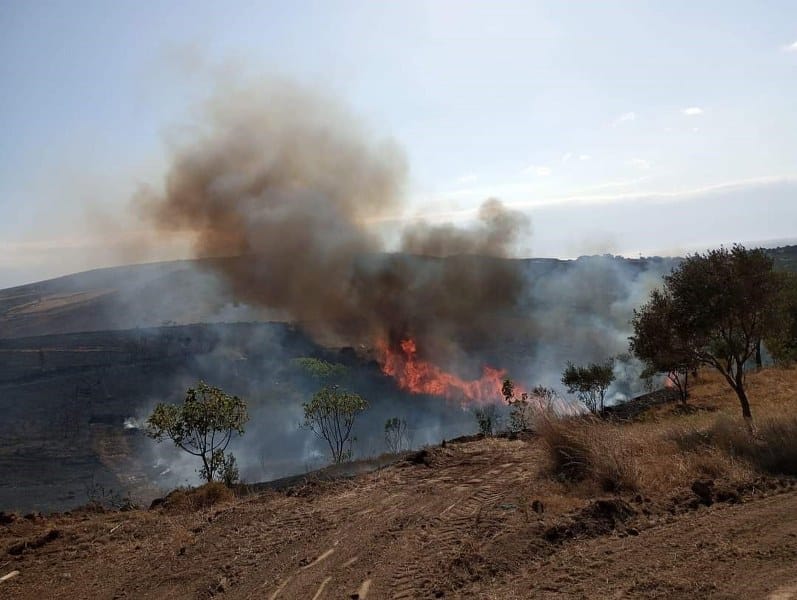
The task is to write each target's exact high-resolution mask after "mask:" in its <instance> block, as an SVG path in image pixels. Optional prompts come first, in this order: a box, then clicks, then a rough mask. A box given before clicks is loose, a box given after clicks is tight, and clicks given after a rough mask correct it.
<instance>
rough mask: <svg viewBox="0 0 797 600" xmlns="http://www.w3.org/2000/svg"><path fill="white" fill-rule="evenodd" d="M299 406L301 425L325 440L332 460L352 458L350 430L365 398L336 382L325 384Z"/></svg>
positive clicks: (365, 404) (366, 405) (364, 407)
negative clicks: (310, 398)
mask: <svg viewBox="0 0 797 600" xmlns="http://www.w3.org/2000/svg"><path fill="white" fill-rule="evenodd" d="M302 406H303V407H304V426H305V427H306V428H308V429H309V430H310V431H312V432H313V433H314V434H316V436H318V437H319V438H320V439H322V440H324V441H325V442H326V443H327V445H328V446H329V450H330V452H331V454H332V462H334V463H335V464H338V463H341V462H343V461H344V460H347V459H348V458H351V441H352V440H351V432H352V428H353V427H354V421H355V419H356V418H357V415H358V414H360V413H361V412H363V411H364V410H365V409H366V408H368V403H367V402H366V401H365V399H363V398H362V397H361V396H360V395H359V394H353V393H350V392H346V391H344V390H342V389H340V388H339V387H338V386H337V385H325V386H324V387H322V388H321V389H320V390H319V391H317V392H316V393H315V394H313V399H312V400H311V401H310V402H305V403H304V404H303V405H302ZM347 445H348V448H347Z"/></svg>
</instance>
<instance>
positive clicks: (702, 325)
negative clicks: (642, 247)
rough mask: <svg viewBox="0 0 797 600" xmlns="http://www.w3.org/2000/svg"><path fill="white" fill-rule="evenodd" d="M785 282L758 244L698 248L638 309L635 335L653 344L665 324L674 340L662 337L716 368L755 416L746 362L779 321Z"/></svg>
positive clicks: (747, 414) (642, 343)
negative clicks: (753, 245)
mask: <svg viewBox="0 0 797 600" xmlns="http://www.w3.org/2000/svg"><path fill="white" fill-rule="evenodd" d="M782 288H783V278H782V277H781V276H780V274H779V273H776V272H775V271H774V269H773V261H772V258H771V257H769V256H768V255H767V254H766V253H765V252H764V251H763V250H762V249H760V248H756V249H751V250H748V249H746V248H745V247H744V246H741V245H738V244H737V245H735V246H733V247H732V248H731V249H727V248H719V249H716V250H710V251H709V252H706V253H705V254H693V255H691V256H688V257H686V258H685V259H684V260H683V262H681V264H680V265H679V266H678V267H677V268H675V269H674V270H673V271H672V273H670V274H669V275H667V276H666V277H665V278H664V289H663V290H659V291H657V292H653V293H652V294H651V298H650V301H649V302H648V303H647V304H645V305H644V306H642V307H641V308H640V309H639V310H638V311H636V312H635V315H634V321H633V323H634V325H635V329H634V336H633V337H632V338H631V343H632V344H633V345H634V347H636V348H642V347H648V346H649V345H651V344H655V343H656V342H657V340H656V339H655V337H654V339H650V336H653V335H654V333H655V332H656V331H659V332H660V331H664V332H667V335H670V336H671V342H666V340H665V345H666V344H667V343H670V344H671V345H672V346H673V347H675V348H677V349H678V352H679V353H681V352H682V353H684V354H685V355H686V356H687V358H688V360H689V361H690V362H692V363H696V364H700V365H706V366H709V367H712V368H714V369H716V370H717V371H719V373H720V374H721V375H722V376H723V377H724V379H725V380H726V381H727V383H728V385H729V386H730V387H731V388H732V389H733V390H734V392H736V395H737V397H738V398H739V403H740V405H741V408H742V416H743V417H744V418H745V419H746V420H747V421H748V422H750V421H751V420H752V413H751V411H750V402H749V400H748V398H747V393H746V390H745V363H747V361H748V360H750V358H751V357H752V356H753V354H754V353H755V350H756V346H757V345H758V342H759V340H761V339H764V338H765V337H766V336H767V335H768V334H770V333H773V332H777V331H779V330H781V329H782V323H779V319H780V317H781V315H782V312H781V309H780V307H781V302H782V293H781V290H782ZM661 305H664V306H667V307H668V308H667V310H663V309H662V308H661ZM665 319H666V320H667V322H666V323H662V322H663V321H664V320H665Z"/></svg>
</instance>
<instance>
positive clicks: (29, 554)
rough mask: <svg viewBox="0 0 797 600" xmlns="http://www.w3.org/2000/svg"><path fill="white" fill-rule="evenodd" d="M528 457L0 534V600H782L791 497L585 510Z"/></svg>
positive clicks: (538, 457)
mask: <svg viewBox="0 0 797 600" xmlns="http://www.w3.org/2000/svg"><path fill="white" fill-rule="evenodd" d="M537 442H538V440H535V439H533V438H531V439H526V440H522V439H521V440H508V439H485V440H477V441H470V442H465V443H459V444H453V443H449V444H447V446H446V447H442V448H434V449H430V450H427V451H425V453H424V454H421V455H418V456H416V457H413V458H414V460H412V461H404V462H401V463H398V464H396V465H393V466H390V467H388V468H385V469H383V470H380V471H377V472H374V473H370V474H366V475H360V476H358V477H357V478H354V479H349V480H344V481H336V482H324V481H313V480H308V481H306V482H304V483H302V484H300V485H298V486H296V487H293V488H291V489H290V490H287V491H281V492H264V493H261V494H257V495H253V496H249V497H246V498H241V499H236V500H233V501H231V502H228V503H225V504H221V505H216V506H213V507H211V508H209V509H204V510H199V511H196V512H194V511H184V510H183V511H181V512H175V511H170V510H169V509H168V508H163V507H161V508H158V509H156V510H150V511H146V510H136V511H130V512H113V513H101V514H96V513H90V512H83V513H81V512H75V513H72V514H70V515H60V516H51V517H39V516H33V515H31V516H29V517H28V518H24V517H16V518H15V519H13V520H12V521H11V522H7V523H5V524H2V523H3V522H4V521H8V520H9V519H7V518H6V519H0V552H2V554H1V555H0V577H2V576H3V575H5V574H7V573H9V572H11V571H19V575H17V576H15V577H13V578H11V579H8V580H6V581H2V582H0V596H2V597H3V598H32V599H33V598H35V599H37V600H38V599H40V598H43V597H49V598H210V597H216V596H219V597H226V598H270V599H274V600H277V599H286V600H287V599H292V598H293V599H315V600H320V599H321V598H375V599H377V598H496V599H498V598H501V599H504V598H778V599H785V598H791V597H795V598H797V491H795V489H794V482H793V481H791V480H785V479H784V480H776V479H758V480H756V481H752V482H747V483H745V484H743V485H741V484H740V485H739V486H738V487H735V488H733V491H734V492H735V493H734V494H723V493H715V492H712V493H714V496H715V499H716V500H717V501H714V502H712V504H711V505H710V506H705V502H702V501H701V497H700V495H699V494H698V493H696V492H694V491H693V490H690V489H684V490H679V491H678V493H677V494H675V495H673V496H672V497H669V498H666V499H664V498H662V499H654V500H648V499H646V498H644V497H641V496H639V497H630V496H627V497H620V496H604V497H601V498H593V497H589V496H587V495H584V496H583V497H582V496H579V494H577V493H573V490H572V489H566V488H565V487H564V485H563V484H559V483H556V482H555V481H552V480H550V479H545V478H542V477H540V475H539V465H540V464H543V463H544V457H543V456H542V449H541V445H540V444H539V443H537ZM723 485H725V484H721V483H720V482H717V483H716V484H715V485H714V486H711V487H712V489H714V490H715V491H716V490H722V489H725V488H723ZM700 491H701V488H700V487H699V486H698V492H700ZM532 492H534V493H532ZM720 497H721V499H720Z"/></svg>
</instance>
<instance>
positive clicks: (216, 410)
mask: <svg viewBox="0 0 797 600" xmlns="http://www.w3.org/2000/svg"><path fill="white" fill-rule="evenodd" d="M248 420H249V416H248V414H247V410H246V402H244V401H243V400H242V399H240V398H239V397H238V396H231V395H230V394H227V393H226V392H225V391H224V390H222V389H221V388H217V387H214V386H211V385H208V384H206V383H205V382H204V381H200V382H199V383H198V384H197V385H196V387H192V388H188V390H187V391H186V394H185V399H184V400H183V403H182V404H179V405H178V404H165V403H161V404H158V405H157V406H156V407H155V410H153V411H152V414H151V415H150V417H149V419H147V435H149V436H150V437H151V438H153V439H155V440H157V441H158V442H161V441H163V440H165V439H170V440H171V441H172V442H173V443H174V445H175V446H177V447H178V448H180V449H181V450H183V451H185V452H187V453H188V454H191V455H193V456H197V457H199V458H200V459H201V460H202V468H201V469H200V471H199V474H200V476H201V477H202V478H203V479H204V480H205V481H207V482H211V481H214V480H220V479H226V480H227V482H228V483H231V480H232V479H233V474H234V473H237V468H236V467H235V458H234V457H233V456H232V454H227V455H225V451H226V450H227V446H228V445H229V444H230V440H231V439H232V437H233V436H234V435H243V433H244V425H245V424H246V422H247V421H248Z"/></svg>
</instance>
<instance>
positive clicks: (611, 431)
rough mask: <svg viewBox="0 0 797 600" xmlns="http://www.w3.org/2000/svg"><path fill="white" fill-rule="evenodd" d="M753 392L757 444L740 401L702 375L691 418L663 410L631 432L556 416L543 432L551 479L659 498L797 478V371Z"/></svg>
mask: <svg viewBox="0 0 797 600" xmlns="http://www.w3.org/2000/svg"><path fill="white" fill-rule="evenodd" d="M749 389H750V394H749V395H750V398H751V402H752V406H753V415H754V417H755V418H756V421H755V422H756V434H755V436H751V435H750V434H749V433H748V430H747V428H746V426H745V424H744V423H743V421H742V419H741V417H740V410H739V404H738V401H737V400H736V397H735V395H734V394H733V392H732V391H731V390H730V389H729V388H728V387H727V385H725V383H724V382H723V381H722V380H721V379H720V378H719V376H715V375H714V374H713V373H703V374H702V375H701V378H700V380H699V381H698V383H697V385H696V386H695V387H694V388H693V390H692V396H691V400H690V402H691V405H692V407H693V410H691V411H688V412H684V411H682V410H679V409H678V408H677V407H674V406H673V405H668V406H663V407H658V408H656V409H654V410H652V411H650V412H649V413H648V414H647V415H646V416H645V418H644V420H643V421H642V422H636V423H629V424H619V423H610V422H604V421H600V420H597V419H593V418H582V419H569V420H562V419H556V418H554V417H551V416H548V417H546V418H545V419H541V420H540V422H539V424H538V431H539V433H540V435H541V438H542V440H543V442H544V444H545V447H546V450H547V454H548V458H549V464H548V467H547V470H546V472H545V474H546V475H547V476H551V477H553V478H555V479H557V480H559V481H564V482H567V483H569V484H571V485H572V486H583V487H586V490H589V491H593V490H594V489H595V488H597V489H600V490H602V491H605V492H638V493H643V494H646V495H657V496H660V495H666V494H668V493H670V492H672V491H673V490H674V489H677V488H679V487H683V486H688V485H689V484H690V483H691V482H692V481H694V480H695V479H699V478H712V479H727V480H733V481H745V480H749V479H750V478H752V477H755V476H756V475H786V476H797V410H795V409H796V408H797V370H795V369H776V368H772V369H766V370H763V371H761V372H758V373H753V374H751V375H750V377H749Z"/></svg>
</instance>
